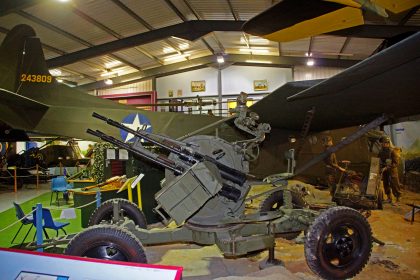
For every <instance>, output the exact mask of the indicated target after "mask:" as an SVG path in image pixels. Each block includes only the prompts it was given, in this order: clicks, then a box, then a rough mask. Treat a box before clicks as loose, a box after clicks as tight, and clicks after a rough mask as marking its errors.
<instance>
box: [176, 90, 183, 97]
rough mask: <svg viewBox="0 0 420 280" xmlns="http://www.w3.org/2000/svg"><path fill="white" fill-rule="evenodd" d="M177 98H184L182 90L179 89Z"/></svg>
mask: <svg viewBox="0 0 420 280" xmlns="http://www.w3.org/2000/svg"><path fill="white" fill-rule="evenodd" d="M176 96H177V97H181V96H182V89H178V91H177V92H176Z"/></svg>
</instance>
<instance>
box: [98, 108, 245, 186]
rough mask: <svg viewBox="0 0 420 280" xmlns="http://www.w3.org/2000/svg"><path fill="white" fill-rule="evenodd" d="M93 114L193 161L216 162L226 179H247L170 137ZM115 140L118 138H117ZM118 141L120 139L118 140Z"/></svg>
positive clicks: (241, 182)
mask: <svg viewBox="0 0 420 280" xmlns="http://www.w3.org/2000/svg"><path fill="white" fill-rule="evenodd" d="M92 116H93V117H95V118H97V119H100V120H103V121H105V122H106V123H107V124H109V125H112V126H114V127H117V128H120V129H123V130H125V131H127V132H129V133H131V134H133V135H135V136H137V137H139V138H143V139H144V140H146V141H148V142H150V143H153V144H155V145H157V146H159V147H161V148H164V149H166V150H168V151H169V152H172V153H174V154H177V155H179V156H181V157H184V158H187V159H189V161H192V162H194V161H195V162H197V161H202V160H207V161H210V162H212V163H214V164H216V166H217V167H218V168H219V170H220V175H221V176H222V177H223V178H224V179H227V180H229V181H232V182H234V183H235V184H238V185H243V184H244V183H245V181H246V179H247V176H246V174H245V173H243V172H241V171H240V170H237V169H234V168H232V167H229V166H227V165H225V164H223V163H221V162H219V161H218V160H216V159H214V158H212V157H210V156H207V155H202V154H200V153H198V152H193V153H191V152H188V151H187V150H186V149H184V148H183V147H182V146H181V145H179V144H178V143H176V142H175V141H171V140H170V139H168V138H166V137H165V138H164V139H162V140H159V139H155V137H154V136H153V135H150V133H149V132H146V131H136V130H133V129H131V128H129V127H126V126H125V125H123V124H121V123H119V122H116V121H114V120H112V119H109V118H107V117H105V116H102V115H100V114H98V113H95V112H94V113H93V114H92ZM114 139H115V138H114ZM115 140H117V139H115ZM117 141H119V140H117ZM127 150H128V149H127Z"/></svg>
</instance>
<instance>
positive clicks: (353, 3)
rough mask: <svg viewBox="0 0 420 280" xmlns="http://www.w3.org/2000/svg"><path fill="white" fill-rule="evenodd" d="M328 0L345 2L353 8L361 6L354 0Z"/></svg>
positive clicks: (328, 0)
mask: <svg viewBox="0 0 420 280" xmlns="http://www.w3.org/2000/svg"><path fill="white" fill-rule="evenodd" d="M325 1H327V2H335V3H339V4H343V5H346V6H350V7H353V8H360V7H361V5H360V4H359V3H357V2H355V1H353V0H325Z"/></svg>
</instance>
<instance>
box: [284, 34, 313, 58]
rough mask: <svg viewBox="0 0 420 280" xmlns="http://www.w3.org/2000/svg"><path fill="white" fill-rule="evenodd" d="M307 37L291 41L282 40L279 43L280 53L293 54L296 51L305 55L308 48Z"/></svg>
mask: <svg viewBox="0 0 420 280" xmlns="http://www.w3.org/2000/svg"><path fill="white" fill-rule="evenodd" d="M309 41H310V39H309V38H305V39H300V40H296V41H292V42H284V43H281V44H280V54H281V55H288V54H292V55H295V54H296V53H299V54H302V55H305V53H306V52H307V51H308V49H309Z"/></svg>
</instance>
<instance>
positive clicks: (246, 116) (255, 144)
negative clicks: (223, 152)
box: [234, 92, 271, 161]
mask: <svg viewBox="0 0 420 280" xmlns="http://www.w3.org/2000/svg"><path fill="white" fill-rule="evenodd" d="M247 99H248V94H246V93H245V92H241V93H240V94H239V96H238V98H237V99H236V102H237V105H236V108H235V113H236V114H237V118H236V119H235V121H234V123H235V126H236V127H237V128H238V129H240V130H241V131H244V132H246V133H248V134H250V135H252V136H254V138H251V139H248V140H242V141H237V142H234V144H236V145H238V147H239V149H240V151H241V152H242V153H243V154H244V156H245V159H246V160H248V161H253V160H256V159H257V158H258V155H259V144H260V143H261V142H263V141H264V139H265V135H266V134H267V133H270V131H271V126H270V125H269V124H268V123H259V119H260V116H259V115H258V114H257V113H255V112H251V111H250V110H249V108H248V106H247V105H246V101H247Z"/></svg>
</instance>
